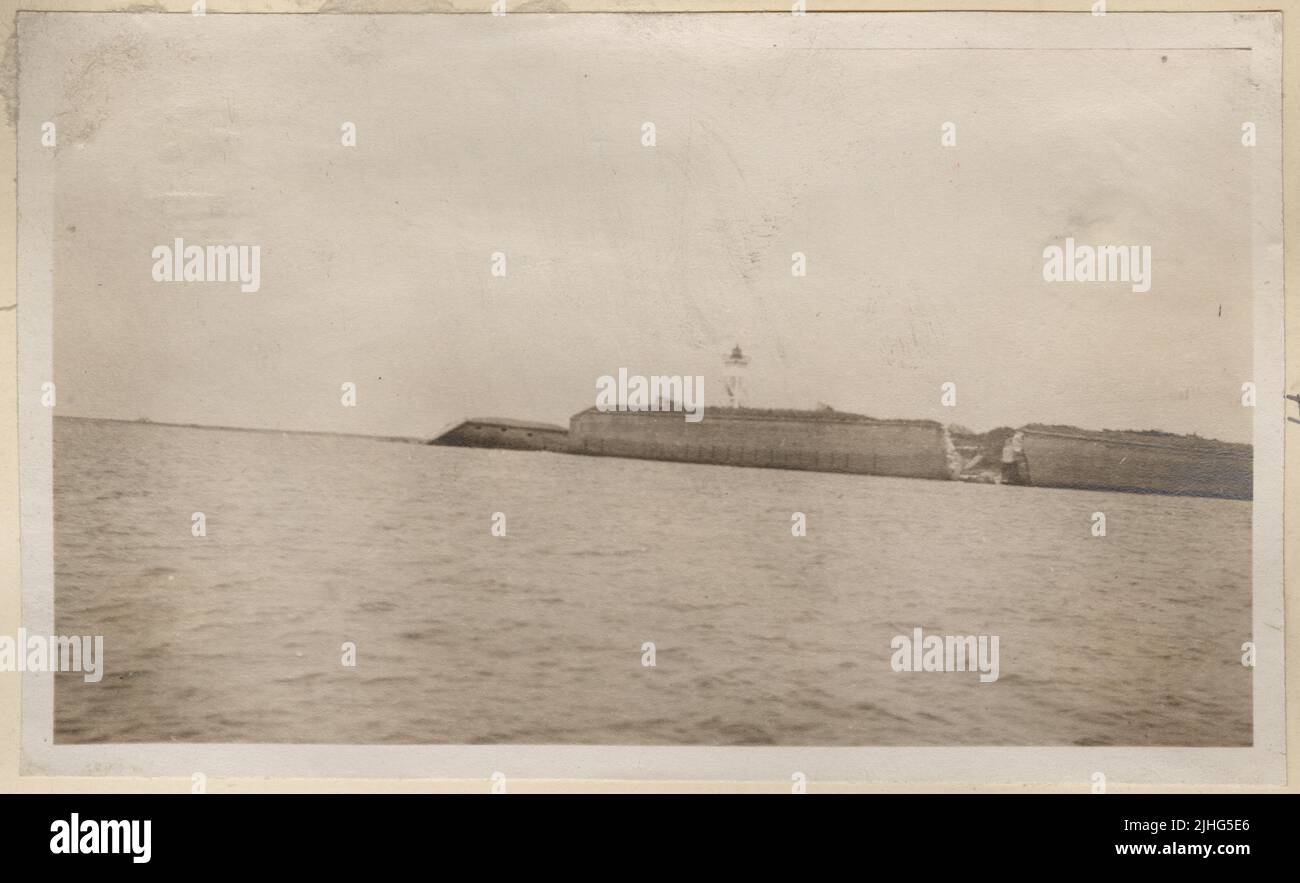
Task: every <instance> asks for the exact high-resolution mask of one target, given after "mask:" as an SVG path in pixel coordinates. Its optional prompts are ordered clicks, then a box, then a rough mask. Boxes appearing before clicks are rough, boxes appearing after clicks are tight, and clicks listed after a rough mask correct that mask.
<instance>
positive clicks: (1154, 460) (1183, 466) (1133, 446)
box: [1021, 427, 1254, 500]
mask: <svg viewBox="0 0 1300 883" xmlns="http://www.w3.org/2000/svg"><path fill="white" fill-rule="evenodd" d="M1021 431H1022V433H1023V446H1024V455H1025V462H1026V464H1027V466H1028V473H1029V474H1028V476H1027V482H1026V483H1027V484H1030V485H1033V486H1035V487H1059V488H1079V489H1088V490H1114V491H1132V492H1138V493H1158V494H1178V495H1183V496H1195V497H1226V498H1229V499H1237V500H1249V499H1251V498H1252V496H1253V486H1252V485H1253V477H1254V470H1253V451H1252V448H1251V446H1250V445H1240V444H1231V443H1228V442H1220V441H1214V440H1212V439H1201V438H1192V437H1187V436H1174V435H1163V434H1155V433H1151V434H1143V433H1121V432H1089V431H1086V430H1076V429H1062V430H1057V429H1051V430H1048V429H1038V428H1032V427H1026V428H1025V429H1023V430H1021Z"/></svg>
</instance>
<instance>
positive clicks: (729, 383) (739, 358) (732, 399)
mask: <svg viewBox="0 0 1300 883" xmlns="http://www.w3.org/2000/svg"><path fill="white" fill-rule="evenodd" d="M722 368H723V371H722V389H723V392H724V393H725V394H726V396H727V407H728V408H743V407H745V403H746V399H747V398H748V395H749V356H747V355H745V354H744V353H742V352H741V351H740V344H736V348H735V349H733V350H732V351H731V355H729V356H727V357H726V358H725V359H723V360H722Z"/></svg>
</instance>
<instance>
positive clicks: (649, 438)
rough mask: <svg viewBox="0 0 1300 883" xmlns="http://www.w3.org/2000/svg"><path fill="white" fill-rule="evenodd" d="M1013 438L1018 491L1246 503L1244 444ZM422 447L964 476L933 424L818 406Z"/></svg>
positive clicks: (1050, 435) (642, 419)
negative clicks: (1018, 450) (1018, 447)
mask: <svg viewBox="0 0 1300 883" xmlns="http://www.w3.org/2000/svg"><path fill="white" fill-rule="evenodd" d="M1011 432H1012V430H1009V429H1008V430H1005V434H1007V435H1010V434H1011ZM1020 432H1021V433H1022V439H1023V442H1022V445H1023V452H1022V455H1021V456H1022V475H1021V483H1022V484H1026V485H1030V486H1033V487H1056V488H1079V489H1093V490H1115V491H1128V492H1138V493H1157V494H1176V495H1185V496H1205V497H1225V498H1231V499H1246V500H1248V499H1250V498H1251V496H1252V482H1253V470H1252V449H1251V446H1250V445H1242V444H1231V443H1228V442H1220V441H1215V440H1212V439H1202V438H1198V437H1195V436H1177V435H1171V434H1168V433H1160V432H1114V431H1102V432H1096V431H1090V430H1083V429H1078V428H1075V427H1056V426H1053V427H1046V426H1040V425H1037V424H1031V425H1029V426H1026V427H1024V428H1023V429H1022V430H1020ZM990 435H992V434H990ZM429 444H434V445H451V446H460V447H481V448H507V449H513V450H532V451H552V452H557V453H566V454H579V455H585V456H593V457H627V458H632V459H640V460H668V461H673V462H682V463H709V464H715V465H724V466H745V467H756V468H768V469H804V470H811V471H816V472H844V473H856V474H862V475H888V476H897V477H903V478H928V479H934V480H972V479H974V478H975V476H974V474H973V473H972V472H971V470H970V465H971V463H970V461H969V460H968V459H967V457H965V456H963V454H962V453H961V452H960V451H959V450H958V448H957V447H956V446H954V443H953V434H952V433H951V431H950V430H949V428H948V427H946V426H944V425H943V424H941V423H938V422H936V421H933V420H880V419H875V418H872V417H867V416H864V415H861V414H850V413H845V412H840V411H832V410H829V409H826V410H818V411H796V410H770V409H759V408H726V409H722V408H715V409H712V410H710V411H709V412H708V416H707V418H706V419H705V420H703V421H701V422H699V423H688V422H685V421H683V420H682V419H681V415H680V414H676V413H674V412H662V411H642V412H610V411H600V410H597V409H596V408H589V409H587V410H585V411H581V412H579V413H577V414H575V415H574V416H573V417H572V418H571V419H570V421H569V427H568V428H567V429H566V428H565V427H563V426H557V425H553V424H546V423H527V422H523V421H517V420H503V419H496V418H483V419H475V420H466V421H464V422H463V423H460V424H458V425H456V426H454V427H453V428H451V429H449V430H447V431H446V432H444V433H442V434H441V435H439V436H438V437H437V438H434V439H433V440H431V441H430V442H429ZM982 459H983V460H985V461H992V460H993V459H994V458H993V457H992V456H985V457H983V458H982ZM983 465H984V466H989V465H994V464H992V463H988V462H986V463H984V464H983ZM988 474H989V473H983V475H985V476H987V475H988Z"/></svg>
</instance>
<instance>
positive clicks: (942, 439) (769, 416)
mask: <svg viewBox="0 0 1300 883" xmlns="http://www.w3.org/2000/svg"><path fill="white" fill-rule="evenodd" d="M569 446H570V452H571V453H575V454H586V455H590V456H605V457H632V458H636V459H642V460H672V461H676V462H686V463H712V464H719V465H726V466H754V467H764V468H772V469H805V470H811V471H817V472H850V473H860V474H864V475H894V476H903V477H907V478H932V479H941V480H946V479H950V478H952V477H953V472H952V469H951V466H950V461H949V456H948V451H947V447H946V435H945V430H944V427H943V425H942V424H940V423H937V422H934V421H929V420H874V419H872V418H870V417H864V416H861V415H857V414H843V413H840V412H836V411H767V410H759V409H751V408H714V409H712V410H710V411H709V412H708V414H707V415H706V417H705V419H704V420H702V421H700V422H698V423H688V422H687V421H686V420H685V419H684V415H683V414H681V413H679V412H673V411H658V412H656V411H638V412H602V411H597V410H596V409H595V408H590V409H588V410H586V411H582V412H580V413H578V414H575V415H574V416H573V418H572V419H571V420H570V421H569Z"/></svg>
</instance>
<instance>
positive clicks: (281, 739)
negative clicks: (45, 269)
mask: <svg viewBox="0 0 1300 883" xmlns="http://www.w3.org/2000/svg"><path fill="white" fill-rule="evenodd" d="M909 18H910V19H915V18H916V17H899V16H869V15H847V14H846V15H818V14H812V13H809V14H795V15H790V14H768V15H758V14H756V15H743V16H735V15H727V16H722V15H718V16H713V15H700V16H694V15H693V16H673V15H564V14H559V15H515V14H506V15H486V14H485V15H478V16H450V15H447V16H443V15H412V16H368V15H367V16H361V15H358V16H275V15H259V16H183V15H182V16H175V15H171V16H167V15H136V14H133V15H123V14H115V15H90V16H77V17H75V20H74V19H73V17H70V16H56V15H28V16H23V17H22V18H21V20H20V52H21V53H23V54H22V58H23V65H22V68H21V72H22V74H21V75H22V81H21V83H22V90H21V92H20V112H21V113H22V114H25V115H28V116H25V117H24V118H23V125H22V126H21V127H20V145H21V146H20V157H21V162H20V202H21V203H22V204H23V205H28V204H30V205H32V206H33V211H39V212H42V213H44V214H41V215H32V214H29V215H28V218H29V227H27V228H24V229H25V230H28V231H31V230H32V229H33V227H34V225H35V222H34V221H32V218H36V217H40V218H43V219H44V221H45V223H44V225H43V226H42V228H41V231H42V232H40V233H38V235H36V236H35V237H32V238H33V239H37V240H41V241H42V242H43V243H44V245H43V247H45V248H48V249H49V256H48V261H49V273H48V279H49V283H48V284H49V292H50V299H49V304H50V310H49V313H48V325H47V326H45V330H46V331H47V333H48V340H49V344H48V345H49V366H50V367H49V372H48V374H45V375H40V374H39V372H36V373H34V374H32V375H30V376H31V378H32V379H33V381H35V382H34V383H32V384H28V385H27V386H28V387H30V391H29V393H27V395H28V399H27V402H28V403H29V406H30V407H29V409H28V410H27V411H25V412H24V413H28V414H40V415H42V416H41V418H40V419H43V420H46V421H48V423H47V424H46V425H47V426H48V430H47V431H48V440H49V444H48V451H49V456H50V470H49V478H48V481H49V501H50V509H49V513H48V515H49V525H50V528H51V533H50V541H49V556H50V557H49V561H50V573H49V588H50V594H49V598H50V601H51V602H52V603H51V604H50V606H49V608H48V609H49V613H50V617H51V620H50V625H51V628H50V629H48V630H46V632H44V633H43V634H45V635H46V636H54V637H53V638H51V639H50V643H49V647H50V648H52V649H50V650H49V652H47V653H45V654H44V657H43V658H40V654H38V655H37V657H33V659H34V661H35V662H37V663H40V664H38V665H35V666H32V667H30V668H29V671H31V672H32V673H36V672H45V673H46V677H47V678H48V683H49V684H50V685H51V690H50V693H49V700H48V701H49V706H48V707H49V713H50V718H49V720H50V725H49V726H50V730H49V733H50V739H51V745H52V746H54V747H55V748H57V747H59V746H89V747H97V748H98V747H109V746H123V745H125V746H132V745H141V746H144V745H166V744H173V745H195V746H201V745H208V744H225V745H232V746H241V745H246V746H268V745H285V746H304V745H319V746H387V747H395V746H485V747H494V746H496V747H510V746H517V747H519V748H524V747H529V746H531V747H538V748H540V747H545V746H590V747H596V746H642V747H648V748H707V749H727V748H736V749H740V748H748V749H752V748H772V749H784V748H791V749H794V748H800V749H807V748H827V749H831V748H835V749H871V748H881V749H949V748H951V749H972V750H973V749H980V748H1016V747H1034V748H1054V749H1058V748H1059V749H1092V748H1107V749H1119V748H1135V749H1160V748H1196V749H1251V748H1255V747H1259V746H1260V745H1261V744H1262V743H1261V738H1260V736H1261V733H1271V732H1272V730H1271V729H1268V727H1271V726H1272V721H1273V720H1274V718H1273V717H1272V715H1273V712H1272V711H1269V712H1268V715H1267V716H1266V717H1264V718H1263V719H1261V718H1260V714H1259V705H1258V700H1259V696H1258V693H1257V687H1258V686H1259V682H1258V681H1257V677H1258V673H1257V670H1256V666H1257V663H1258V656H1259V642H1260V640H1261V636H1260V635H1259V633H1258V630H1257V622H1258V621H1259V618H1260V616H1261V615H1263V610H1271V609H1272V606H1271V605H1273V604H1274V603H1276V602H1277V600H1278V599H1280V593H1279V594H1278V595H1277V596H1276V598H1274V596H1272V595H1269V596H1268V597H1269V600H1268V602H1267V603H1268V605H1270V606H1268V607H1266V608H1263V609H1261V608H1260V607H1259V606H1258V603H1259V602H1258V601H1257V598H1258V593H1259V592H1260V591H1261V587H1262V585H1263V584H1262V583H1261V582H1260V573H1261V571H1260V570H1259V566H1260V565H1259V562H1260V556H1261V555H1265V557H1267V555H1266V550H1267V548H1269V546H1270V544H1271V543H1272V542H1273V538H1274V537H1275V536H1276V535H1277V534H1276V529H1277V528H1276V525H1277V522H1276V520H1275V519H1274V518H1273V517H1272V516H1271V515H1267V514H1266V513H1270V512H1271V511H1272V507H1273V506H1274V505H1275V503H1276V501H1277V492H1278V490H1279V489H1280V485H1279V482H1280V470H1278V469H1277V466H1276V464H1277V462H1278V460H1277V456H1278V451H1279V448H1278V447H1277V446H1276V438H1275V437H1274V436H1272V435H1261V433H1260V431H1259V429H1258V425H1259V423H1258V421H1259V420H1260V419H1261V416H1260V415H1261V409H1264V410H1265V411H1266V413H1267V414H1269V415H1271V414H1274V413H1277V414H1280V407H1279V405H1280V395H1279V393H1280V386H1279V385H1278V384H1279V382H1280V381H1279V380H1278V378H1280V361H1277V359H1278V358H1280V350H1274V349H1272V347H1273V344H1271V343H1268V342H1267V341H1268V340H1269V338H1268V337H1267V334H1268V333H1269V332H1268V329H1269V328H1275V329H1277V333H1278V334H1280V311H1278V313H1277V315H1273V314H1272V313H1271V312H1270V308H1269V306H1268V305H1271V304H1272V303H1273V302H1272V301H1271V300H1269V299H1268V297H1266V296H1265V295H1262V294H1261V293H1260V287H1259V282H1260V279H1261V278H1263V276H1264V275H1265V274H1266V273H1267V272H1268V268H1267V267H1266V266H1262V265H1261V261H1262V260H1263V257H1262V255H1264V254H1272V253H1273V252H1270V251H1269V250H1268V249H1267V248H1264V247H1262V244H1261V241H1260V238H1261V236H1263V235H1265V233H1266V232H1267V230H1268V229H1269V228H1268V227H1267V226H1262V224H1263V222H1262V221H1261V215H1262V213H1264V212H1265V206H1264V205H1263V204H1262V202H1261V200H1260V198H1259V196H1258V194H1259V192H1260V189H1261V187H1264V188H1265V189H1267V187H1268V186H1269V182H1272V181H1273V180H1274V179H1273V178H1272V177H1271V176H1270V173H1267V172H1266V171H1265V170H1267V169H1270V168H1272V167H1273V166H1275V165H1276V161H1277V156H1278V155H1277V153H1276V151H1275V150H1274V149H1273V147H1269V146H1268V145H1265V147H1266V149H1265V150H1263V151H1261V149H1260V148H1261V142H1262V139H1264V138H1265V137H1266V135H1267V137H1275V135H1276V132H1273V131H1272V130H1273V128H1274V127H1275V126H1276V124H1277V122H1278V120H1277V118H1276V116H1275V115H1274V114H1275V111H1276V102H1275V101H1273V102H1272V103H1270V99H1269V95H1268V94H1261V90H1260V82H1261V81H1260V75H1261V74H1260V70H1259V65H1260V64H1261V63H1262V62H1261V58H1260V56H1259V55H1258V54H1257V53H1255V52H1254V51H1253V50H1252V49H1251V48H1250V46H1249V45H1247V44H1248V43H1249V41H1250V40H1253V39H1257V38H1258V39H1260V40H1261V41H1262V40H1264V39H1265V38H1263V37H1259V36H1258V35H1260V34H1267V33H1268V31H1269V27H1268V22H1267V16H1264V17H1261V18H1260V19H1259V20H1258V21H1255V22H1249V21H1247V22H1244V23H1243V22H1240V21H1238V22H1236V23H1227V22H1225V23H1224V24H1225V33H1224V35H1222V36H1219V35H1214V36H1210V37H1205V38H1200V37H1194V36H1193V31H1188V30H1184V29H1183V25H1182V23H1181V22H1179V21H1177V19H1178V17H1176V16H1175V17H1163V16H1162V17H1160V18H1162V19H1173V20H1172V21H1170V22H1169V24H1168V28H1166V29H1165V30H1164V32H1161V31H1160V30H1156V29H1155V28H1156V27H1157V26H1158V25H1160V22H1155V21H1153V20H1152V19H1151V18H1150V17H1147V18H1148V21H1147V22H1146V23H1143V24H1139V23H1136V22H1135V23H1134V24H1132V25H1131V26H1130V25H1125V27H1132V28H1135V29H1136V30H1134V31H1132V32H1131V34H1130V35H1129V36H1130V37H1131V39H1130V38H1126V39H1123V40H1119V41H1116V42H1107V41H1106V40H1096V39H1094V36H1093V34H1092V32H1089V31H1087V30H1086V28H1087V27H1091V26H1093V25H1096V24H1097V23H1096V22H1093V21H1092V19H1093V18H1096V17H1095V16H1092V15H1089V14H1087V13H1084V14H1082V15H1073V16H1053V17H1052V19H1053V22H1052V24H1051V26H1050V27H1048V26H1047V25H1046V24H1044V25H1043V28H1044V31H1043V32H1044V33H1055V34H1058V35H1059V36H1058V37H1056V38H1055V39H1056V42H1057V43H1059V44H1063V45H1052V44H1051V42H1050V41H1048V40H1046V39H1045V38H1044V39H1040V40H1039V41H1038V43H1037V44H1035V43H1034V42H1033V41H1032V40H1030V41H1029V42H1028V44H1027V45H1025V44H1020V45H1016V44H1015V41H1014V40H1008V39H1007V38H1006V37H1005V36H1004V32H1003V30H1002V25H1003V24H1004V23H1005V22H1006V21H1007V20H1008V19H1007V18H1006V17H998V16H993V17H988V16H980V17H978V18H979V19H980V20H979V21H978V22H976V21H974V20H973V19H972V18H971V17H969V16H966V17H961V16H955V17H943V18H944V21H945V22H946V23H947V25H948V29H947V32H945V33H941V30H942V29H940V30H935V29H933V23H934V22H935V21H936V20H935V19H934V18H933V17H925V16H921V17H920V18H929V21H930V24H922V23H919V22H918V23H917V24H915V25H914V26H913V25H910V24H907V22H908V20H909ZM1029 18H1035V19H1039V20H1041V19H1042V17H1039V16H1029ZM1107 18H1113V16H1107ZM1247 18H1248V17H1247ZM880 19H887V20H888V26H887V28H886V31H888V33H887V34H886V38H885V39H882V38H881V37H880V36H879V34H880V33H881V28H882V24H881V23H880V22H879V20H880ZM1232 27H1241V28H1253V29H1254V30H1252V31H1250V32H1249V33H1247V34H1245V35H1237V34H1233V33H1231V30H1230V29H1231V28H1232ZM909 28H913V29H912V30H909ZM1144 28H1148V29H1150V30H1146V31H1144V30H1143V29H1144ZM953 35H956V38H958V39H957V40H956V42H957V43H958V44H959V45H954V43H953V42H952V41H953V40H954V36H953ZM1198 41H1199V42H1198ZM1243 41H1246V42H1243ZM286 45H291V46H293V47H294V55H293V58H292V61H291V62H289V61H286V58H285V57H284V56H283V55H282V54H279V53H275V52H270V51H268V49H269V47H273V46H286ZM29 62H30V63H29ZM1276 86H1277V83H1276V82H1273V83H1271V85H1270V86H1269V88H1275V87H1276ZM1266 91H1267V90H1266ZM1272 96H1273V98H1274V99H1275V98H1276V94H1275V93H1272ZM45 122H48V123H49V124H50V125H49V127H45V126H44V125H43V123H45ZM1270 132H1271V133H1272V134H1268V133H1270ZM24 179H25V180H26V181H28V182H36V184H39V188H37V187H36V184H33V183H28V184H26V185H23V184H22V182H23V180H24ZM23 187H26V188H27V189H21V188H23ZM46 192H48V194H49V196H48V198H45V197H42V198H44V199H46V201H45V202H42V203H41V207H40V208H39V209H36V208H35V206H36V205H37V202H38V201H39V200H38V198H37V194H39V193H46ZM24 199H26V200H27V201H26V202H23V200H24ZM1269 223H1272V220H1271V219H1270V220H1269ZM42 236H44V239H41V237H42ZM27 268H28V270H27V271H28V273H29V274H30V273H35V274H36V275H37V276H39V271H38V269H34V268H33V265H32V264H31V263H30V262H29V263H28V265H27ZM23 278H28V276H25V275H23V274H22V273H20V280H21V279H23ZM1271 296H1272V295H1271V294H1270V295H1269V297H1271ZM1262 304H1263V305H1265V306H1261V305H1262ZM1270 323H1271V324H1270ZM30 327H31V328H33V330H36V331H39V330H40V328H38V327H37V326H35V325H32V326H30ZM33 339H36V338H35V336H34V335H33ZM1261 341H1264V342H1263V343H1261ZM29 352H31V353H34V354H35V353H38V352H39V350H31V351H29ZM25 388H27V387H25ZM1261 531H1262V533H1261ZM1267 586H1268V587H1270V588H1271V587H1273V583H1272V582H1271V581H1270V582H1268V583H1267ZM32 633H33V634H37V631H36V630H35V629H34V630H33V632H32ZM59 636H76V638H77V641H81V640H82V636H86V637H85V640H87V641H88V640H90V638H91V636H93V637H94V640H95V641H97V642H99V643H97V644H95V645H94V646H95V647H96V651H97V652H96V661H95V664H96V665H97V666H102V671H103V673H102V677H101V678H98V679H95V680H91V679H89V678H86V677H83V676H82V674H81V669H82V668H85V666H84V665H83V666H81V668H77V667H74V666H72V665H71V664H70V660H68V661H69V665H67V666H61V664H60V660H59V658H58V652H57V650H58V648H59V647H60V646H61V645H60V644H59ZM42 640H44V638H42ZM69 646H72V644H71V643H69ZM78 646H80V645H78ZM86 646H90V645H86ZM100 646H102V650H101V649H99V647H100ZM3 650H4V646H3V644H0V661H3V657H4V654H3ZM13 653H14V656H15V659H17V658H18V657H22V658H23V659H24V660H26V659H27V658H28V657H27V650H26V647H23V646H19V644H17V643H15V645H14V649H13ZM1277 661H1278V660H1277V659H1276V658H1272V659H1270V661H1269V663H1268V664H1269V665H1270V666H1272V665H1276V664H1277ZM24 664H26V663H25V662H24ZM1269 683H1271V682H1269ZM1261 726H1264V727H1265V729H1264V730H1261V729H1260V728H1261ZM1269 738H1270V739H1271V736H1269ZM122 756H126V755H122ZM497 756H502V755H497ZM506 756H510V755H506ZM518 756H520V757H523V756H526V755H525V754H520V755H518ZM527 756H531V755H527ZM738 762H739V761H738ZM331 769H333V768H331ZM322 772H324V770H323V769H322ZM1089 772H1092V770H1091V769H1090V770H1089ZM1080 775H1082V773H1080ZM1252 775H1253V774H1252Z"/></svg>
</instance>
